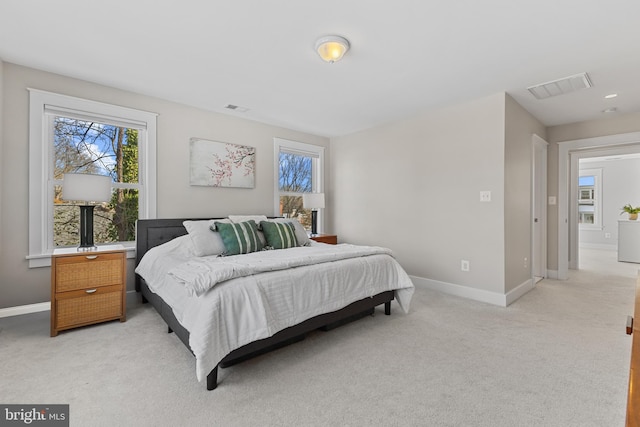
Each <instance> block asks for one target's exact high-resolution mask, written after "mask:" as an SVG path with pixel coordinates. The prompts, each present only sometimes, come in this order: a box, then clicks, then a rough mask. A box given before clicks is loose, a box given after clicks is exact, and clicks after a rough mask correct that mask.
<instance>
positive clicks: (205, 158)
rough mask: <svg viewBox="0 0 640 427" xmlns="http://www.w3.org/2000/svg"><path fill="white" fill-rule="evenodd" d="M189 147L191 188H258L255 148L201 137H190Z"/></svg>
mask: <svg viewBox="0 0 640 427" xmlns="http://www.w3.org/2000/svg"><path fill="white" fill-rule="evenodd" d="M189 145H190V150H191V154H190V174H189V176H190V178H189V179H190V184H191V185H201V186H208V187H237V188H254V187H255V166H256V149H255V147H249V146H246V145H237V144H230V143H228V142H218V141H208V140H206V139H198V138H191V139H190V140H189Z"/></svg>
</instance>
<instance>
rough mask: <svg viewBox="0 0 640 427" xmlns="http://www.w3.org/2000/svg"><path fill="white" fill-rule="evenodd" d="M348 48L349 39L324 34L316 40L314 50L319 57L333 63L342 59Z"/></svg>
mask: <svg viewBox="0 0 640 427" xmlns="http://www.w3.org/2000/svg"><path fill="white" fill-rule="evenodd" d="M348 50H349V41H348V40H347V39H345V38H344V37H340V36H325V37H321V38H319V39H318V41H317V42H316V51H317V52H318V55H320V58H322V59H323V60H324V61H326V62H328V63H330V64H333V63H334V62H336V61H339V60H340V59H342V57H343V56H344V54H345V53H347V51H348Z"/></svg>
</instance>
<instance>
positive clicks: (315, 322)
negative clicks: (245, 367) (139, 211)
mask: <svg viewBox="0 0 640 427" xmlns="http://www.w3.org/2000/svg"><path fill="white" fill-rule="evenodd" d="M206 219H211V218H206ZM187 220H191V221H199V220H204V218H176V219H141V220H138V222H137V225H136V266H137V265H138V263H140V260H141V259H142V256H143V255H144V254H145V253H146V252H147V251H148V250H149V249H151V248H153V247H154V246H158V245H161V244H163V243H166V242H168V241H169V240H172V239H174V238H176V237H179V236H182V235H185V234H187V230H186V229H185V228H184V226H183V225H182V223H183V221H187ZM135 280H136V291H137V292H140V293H141V294H142V302H143V303H147V302H150V303H151V305H153V307H155V309H156V310H157V311H158V313H159V314H160V316H161V317H162V318H163V319H164V321H165V322H166V323H167V326H168V332H169V333H171V332H175V333H176V335H177V336H178V337H179V338H180V340H181V341H182V342H183V343H184V345H185V346H186V347H187V348H188V349H189V351H191V347H190V346H189V331H188V330H186V329H185V328H184V327H183V326H182V325H181V324H180V323H179V322H178V320H177V319H176V317H175V316H174V314H173V310H172V309H171V307H169V305H167V303H166V302H165V301H164V300H163V299H162V298H160V297H159V296H158V295H157V294H154V293H153V292H151V291H150V290H149V287H148V286H147V283H146V282H145V281H144V279H143V278H142V277H140V276H138V275H137V274H136V277H135ZM393 298H394V292H393V291H386V292H382V293H380V294H377V295H374V296H373V297H370V298H364V299H362V300H359V301H356V302H354V303H352V304H349V305H348V306H346V307H344V308H342V309H340V310H338V311H334V312H331V313H326V314H321V315H319V316H316V317H312V318H311V319H307V320H305V321H304V322H302V323H299V324H297V325H294V326H291V327H289V328H286V329H283V330H282V331H280V332H278V333H276V334H275V335H273V336H271V337H269V338H265V339H262V340H258V341H255V342H252V343H249V344H247V345H245V346H243V347H240V348H238V349H236V350H234V351H232V352H231V353H229V354H228V355H227V356H225V358H224V359H222V361H221V362H220V363H219V364H218V366H219V367H222V368H226V367H228V366H231V365H233V364H235V363H238V362H242V361H244V360H247V359H249V358H251V357H254V356H257V355H259V354H263V353H265V352H267V351H271V350H274V349H276V348H280V347H283V346H285V345H288V344H291V343H293V342H296V341H300V340H302V339H304V337H305V334H307V333H308V332H311V331H313V330H315V329H322V330H329V329H333V328H335V327H337V326H340V325H343V324H345V323H348V322H351V321H353V320H356V319H359V318H362V317H364V316H367V315H372V314H373V313H374V308H375V307H376V306H378V305H381V304H384V306H385V307H384V311H385V314H386V315H389V314H391V301H393ZM192 353H193V352H192ZM218 366H216V367H215V368H214V369H213V370H212V371H211V372H210V373H209V375H207V390H213V389H215V388H216V387H217V385H218Z"/></svg>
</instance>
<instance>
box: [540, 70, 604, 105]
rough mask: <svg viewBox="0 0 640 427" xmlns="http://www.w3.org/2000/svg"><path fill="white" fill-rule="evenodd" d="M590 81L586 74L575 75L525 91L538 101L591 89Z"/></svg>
mask: <svg viewBox="0 0 640 427" xmlns="http://www.w3.org/2000/svg"><path fill="white" fill-rule="evenodd" d="M591 86H592V85H591V80H589V76H588V75H587V73H580V74H575V75H573V76H569V77H564V78H562V79H558V80H554V81H551V82H547V83H541V84H539V85H535V86H530V87H528V88H527V89H528V90H529V92H531V93H532V94H533V96H535V97H536V98H538V99H545V98H550V97H552V96H558V95H564V94H565V93H569V92H575V91H577V90H580V89H587V88H589V87H591Z"/></svg>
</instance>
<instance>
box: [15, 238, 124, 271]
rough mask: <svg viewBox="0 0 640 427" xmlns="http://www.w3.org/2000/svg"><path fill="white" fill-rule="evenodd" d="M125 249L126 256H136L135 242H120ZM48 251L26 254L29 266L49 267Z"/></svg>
mask: <svg viewBox="0 0 640 427" xmlns="http://www.w3.org/2000/svg"><path fill="white" fill-rule="evenodd" d="M121 245H122V246H124V248H125V249H126V251H127V258H135V257H136V244H135V242H124V243H121ZM52 252H53V251H52ZM52 252H50V253H45V254H36V255H27V256H26V259H27V260H28V261H29V268H40V267H51V255H52Z"/></svg>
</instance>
